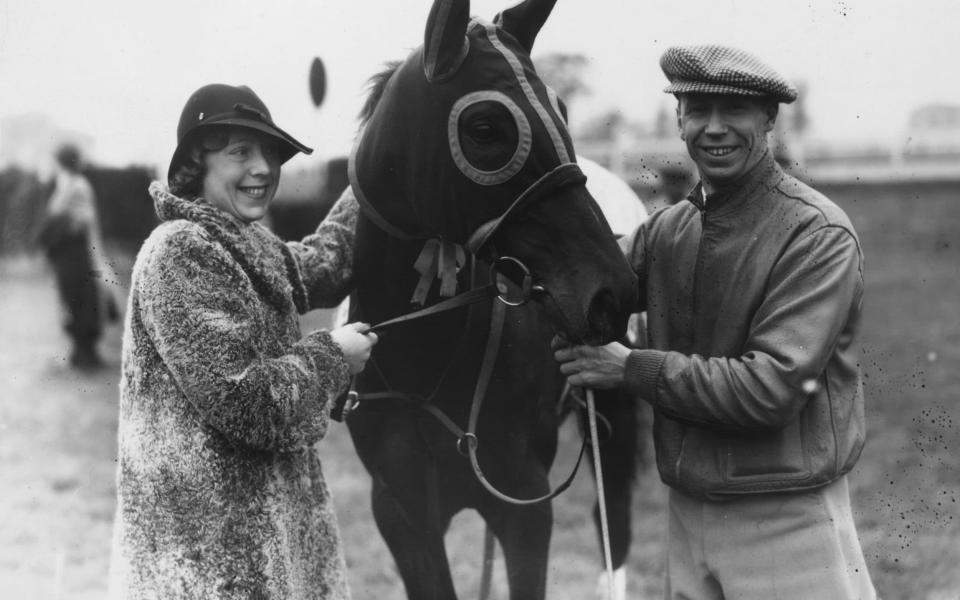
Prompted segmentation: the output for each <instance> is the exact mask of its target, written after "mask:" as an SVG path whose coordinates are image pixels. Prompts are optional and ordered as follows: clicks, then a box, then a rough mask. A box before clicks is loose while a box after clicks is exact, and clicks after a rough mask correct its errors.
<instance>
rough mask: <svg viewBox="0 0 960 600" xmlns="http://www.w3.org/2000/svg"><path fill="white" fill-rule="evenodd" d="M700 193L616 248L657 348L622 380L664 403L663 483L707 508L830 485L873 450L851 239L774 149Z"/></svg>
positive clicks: (830, 207) (658, 417)
mask: <svg viewBox="0 0 960 600" xmlns="http://www.w3.org/2000/svg"><path fill="white" fill-rule="evenodd" d="M701 189H702V188H701V186H700V185H698V186H697V187H696V188H695V189H694V191H693V193H692V194H691V195H690V197H689V198H688V199H687V201H682V202H680V203H678V204H677V205H675V206H672V207H670V208H668V209H665V210H663V211H659V212H658V213H657V214H655V215H654V216H653V217H651V219H650V220H649V221H647V222H646V223H644V224H643V225H642V226H641V227H640V228H639V229H638V230H637V231H636V232H635V233H634V234H632V235H631V236H629V237H627V238H624V239H623V240H621V244H622V246H623V248H624V251H625V253H626V254H627V257H628V260H629V261H630V262H631V264H632V266H633V268H634V270H635V271H636V273H637V275H638V278H639V285H640V297H641V303H642V304H643V306H642V308H641V310H645V311H646V312H647V320H648V321H647V322H648V328H649V336H650V345H649V348H648V349H643V350H634V351H633V352H632V353H631V354H630V356H629V358H628V359H627V368H626V373H625V377H626V381H627V385H628V386H629V387H631V388H633V389H635V390H636V391H638V392H639V394H640V395H641V397H643V398H644V399H645V400H647V401H648V402H650V403H651V404H652V405H653V407H654V412H655V420H654V438H655V447H656V453H657V467H658V469H659V471H660V476H661V478H662V479H663V481H664V482H665V483H666V484H668V485H670V486H671V487H673V488H676V489H678V490H681V491H683V492H685V493H688V494H690V495H693V496H697V497H701V498H706V499H724V498H732V497H736V496H740V495H745V494H757V493H769V492H785V491H795V490H803V489H810V488H816V487H820V486H823V485H826V484H827V483H830V482H831V481H834V480H836V479H838V478H839V477H841V476H842V475H844V474H845V473H847V472H848V471H849V470H850V469H851V468H852V467H853V465H854V464H855V463H856V461H857V459H858V458H859V456H860V452H861V450H862V448H863V444H864V440H865V422H864V413H863V388H862V383H861V376H860V369H859V366H858V352H859V340H858V329H859V324H860V314H861V307H862V297H863V254H862V251H861V248H860V243H859V240H858V238H857V235H856V233H855V232H854V230H853V227H852V225H851V223H850V220H849V219H848V218H847V216H846V214H844V212H843V211H842V210H841V209H840V208H838V207H837V206H836V205H835V204H833V203H832V202H831V201H830V200H829V199H827V198H826V197H824V196H823V195H822V194H820V193H818V192H816V191H815V190H813V189H811V188H810V187H808V186H807V185H805V184H803V183H801V182H799V181H797V180H796V179H794V178H793V177H791V176H790V175H788V174H786V173H784V172H783V170H782V169H781V168H780V167H779V166H778V165H777V164H776V162H775V161H774V160H773V158H772V156H770V154H769V153H768V154H767V156H766V157H764V159H762V160H761V162H760V163H759V164H758V165H757V166H756V167H755V168H754V169H752V170H751V171H750V172H749V173H748V174H747V175H745V177H744V181H743V182H742V184H741V185H738V186H737V188H736V189H735V190H733V191H730V192H726V193H723V194H717V197H710V198H709V199H708V200H707V201H706V202H704V200H703V196H702V192H701Z"/></svg>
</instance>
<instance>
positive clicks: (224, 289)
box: [111, 183, 357, 600]
mask: <svg viewBox="0 0 960 600" xmlns="http://www.w3.org/2000/svg"><path fill="white" fill-rule="evenodd" d="M150 192H151V194H152V195H153V197H154V200H155V206H156V210H157V214H158V215H159V216H160V219H161V220H162V221H163V223H161V224H160V225H159V226H158V227H157V228H156V229H155V230H154V232H153V233H152V234H151V235H150V237H149V239H148V240H147V241H146V242H145V243H144V245H143V247H142V248H141V250H140V253H139V255H138V256H137V260H136V265H135V266H134V272H133V279H132V283H131V293H130V299H129V305H128V309H127V315H126V328H125V333H124V340H123V363H122V380H121V383H120V422H119V466H118V474H117V484H118V485H117V487H118V506H117V515H116V523H115V531H114V547H113V557H112V564H111V595H112V597H120V598H131V599H132V598H138V599H139V598H143V599H147V598H150V599H163V600H173V599H178V598H197V599H204V600H206V599H212V598H236V599H241V598H242V599H244V600H250V599H253V598H262V599H268V598H269V599H290V600H294V599H307V598H310V599H312V600H315V599H336V600H340V599H345V598H349V597H350V594H349V591H348V588H347V577H346V569H345V564H344V558H343V552H342V547H341V541H340V538H339V533H338V529H337V522H336V517H335V515H334V512H333V506H332V501H331V498H330V493H329V491H328V490H327V486H326V483H325V481H324V478H323V473H322V471H321V467H320V460H319V458H318V455H317V451H316V448H315V444H316V443H317V442H318V441H319V440H320V439H321V438H322V437H323V436H324V434H325V432H326V429H327V419H328V409H329V404H330V402H331V401H332V400H333V399H334V398H335V397H336V396H337V395H338V394H339V393H340V392H341V391H342V390H343V389H344V388H345V387H346V386H347V384H348V381H349V372H348V368H347V365H346V362H345V361H344V358H343V354H342V352H341V350H340V348H339V346H338V345H337V344H336V343H335V342H334V341H333V340H332V338H331V337H330V334H329V333H328V332H326V331H314V332H311V333H308V334H307V335H305V336H302V337H301V334H300V329H299V321H298V318H297V314H298V312H300V313H302V312H305V311H307V310H309V309H311V308H316V307H320V306H333V305H336V304H337V303H338V302H339V301H340V300H341V299H342V298H343V297H344V296H345V295H346V293H347V292H348V291H349V287H350V283H351V278H352V244H353V230H354V225H355V221H356V214H357V213H356V202H355V201H354V200H352V198H350V197H346V198H344V199H342V200H341V202H339V203H338V204H337V205H336V207H335V208H334V209H333V210H332V211H331V214H330V216H329V217H328V218H327V219H326V220H325V221H324V222H323V223H322V224H321V225H320V227H319V228H318V230H317V232H316V233H315V234H313V235H311V236H309V237H307V238H305V239H304V240H303V242H300V243H288V244H285V243H283V242H282V241H281V240H280V239H279V238H277V237H276V236H275V235H273V234H272V233H271V232H270V231H268V230H267V229H266V228H264V227H263V226H261V225H259V224H257V223H245V222H243V221H241V220H239V219H236V218H234V217H233V216H231V215H229V214H227V213H225V212H223V211H220V210H218V209H217V208H215V207H213V206H211V205H209V204H207V203H205V202H204V201H203V199H198V200H195V201H188V200H184V199H181V198H178V197H176V196H173V195H171V194H170V193H169V192H167V191H166V190H165V188H164V187H163V186H161V185H160V184H159V183H154V184H153V185H151V188H150Z"/></svg>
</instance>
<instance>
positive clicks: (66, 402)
mask: <svg viewBox="0 0 960 600" xmlns="http://www.w3.org/2000/svg"><path fill="white" fill-rule="evenodd" d="M824 191H826V192H827V193H828V194H829V195H831V196H832V197H833V198H834V199H835V200H836V201H837V202H838V203H840V204H841V205H842V206H843V207H844V208H845V209H846V210H847V211H848V213H849V214H850V215H851V217H852V218H853V220H854V224H855V226H856V228H857V229H858V231H859V233H860V236H861V239H862V243H863V247H864V252H865V254H866V257H867V297H866V314H865V319H864V335H863V339H862V345H863V354H862V368H863V371H864V375H865V378H866V392H867V414H868V425H869V440H868V443H867V446H866V449H865V450H864V453H863V457H862V459H861V461H860V463H859V465H858V466H857V468H856V469H855V471H854V472H853V474H852V476H851V483H852V490H853V500H854V509H855V514H856V518H857V522H858V525H859V531H860V536H861V540H862V542H863V545H864V550H865V553H866V555H867V560H868V562H869V566H870V569H871V573H872V575H873V578H874V581H875V582H876V585H877V588H878V590H879V591H880V592H881V594H882V597H883V598H885V599H887V600H899V599H904V600H907V599H909V600H945V599H948V600H958V599H960V567H958V565H960V506H958V502H957V501H958V499H960V372H958V369H957V366H958V364H960V303H958V298H960V184H955V185H947V184H942V185H926V186H900V187H891V186H887V187H863V186H860V187H858V186H849V187H844V188H834V189H831V190H824ZM52 290H53V287H52V281H51V280H50V277H49V274H48V273H47V272H46V270H45V269H44V267H43V263H42V262H41V261H39V260H37V259H36V258H28V259H17V260H11V259H6V260H3V261H2V262H0V381H2V383H3V387H2V390H3V392H2V395H0V469H2V471H0V473H2V480H0V481H2V484H0V597H2V598H11V599H25V600H33V599H44V600H46V599H58V600H59V599H70V600H75V599H76V600H87V599H94V598H101V597H102V596H103V592H104V589H105V578H106V569H107V565H108V562H109V547H110V531H111V521H112V516H113V506H114V497H113V495H114V479H113V478H114V458H115V454H116V449H115V428H116V403H117V398H116V396H117V391H116V390H117V368H116V367H117V366H118V364H117V363H118V361H119V343H120V342H119V338H120V331H119V328H116V327H114V328H112V329H111V330H109V332H108V336H107V339H106V341H105V343H104V349H105V353H106V355H107V356H108V357H109V359H110V360H111V361H112V363H113V365H112V368H110V369H108V370H106V371H104V372H102V373H98V374H95V375H86V376H85V375H78V374H76V373H74V372H72V371H70V370H69V369H67V368H66V366H65V365H66V361H65V356H64V355H65V348H66V343H65V340H64V339H63V338H62V336H61V333H60V331H59V328H58V324H57V322H56V317H55V315H56V314H57V313H56V311H57V306H56V300H55V298H54V296H53V293H52ZM323 319H324V315H322V314H313V315H311V316H310V317H309V322H310V323H311V324H313V323H317V322H321V321H322V320H323ZM561 434H562V438H563V439H564V440H565V442H564V444H563V446H562V448H561V454H560V457H559V459H558V463H557V466H556V469H555V471H556V476H557V478H558V479H559V478H562V476H563V474H565V473H566V470H567V468H568V467H569V465H570V462H571V460H572V457H573V453H574V452H575V442H576V439H575V438H576V432H575V431H574V430H573V428H572V427H570V426H569V425H568V426H565V428H564V429H563V431H562V432H561ZM322 448H323V453H324V457H325V462H324V470H325V472H326V474H327V477H328V479H329V481H330V484H331V487H332V489H333V492H334V495H335V497H336V501H337V506H338V510H339V515H340V518H341V528H342V531H343V535H344V539H345V543H346V546H347V551H348V561H349V566H350V573H351V582H352V585H353V588H354V594H355V597H357V598H359V599H367V598H371V599H372V598H375V599H383V600H391V599H396V600H400V599H402V598H403V591H402V586H401V585H400V583H399V579H398V578H397V576H396V572H395V569H394V567H393V562H392V559H391V558H390V556H389V554H388V553H387V550H386V547H385V546H384V544H383V542H382V541H381V540H380V537H379V534H378V533H377V531H376V528H375V526H374V524H373V522H372V519H371V517H370V514H369V507H368V500H367V493H368V490H369V483H368V479H367V477H366V474H365V473H364V471H363V469H362V467H361V466H360V464H359V462H358V461H357V459H356V458H355V456H354V455H353V453H352V449H351V446H350V440H349V438H348V437H347V435H346V431H345V429H344V428H343V427H341V426H335V427H333V428H332V429H331V433H330V435H329V436H328V438H327V439H326V440H325V442H324V443H323V445H322ZM588 473H589V471H588V470H586V469H584V470H583V471H582V473H581V475H580V476H579V477H578V479H577V480H576V481H575V483H574V485H573V487H572V488H571V489H570V490H569V491H567V492H566V493H565V494H564V495H563V496H561V497H560V498H559V499H558V500H557V501H555V508H554V513H555V530H554V536H553V543H552V548H551V570H550V579H549V594H548V595H549V597H550V598H551V599H568V598H569V599H577V600H583V599H585V598H586V599H589V598H592V597H595V596H593V593H594V589H595V587H596V581H597V576H598V574H599V572H600V568H601V558H600V553H599V550H598V547H597V543H596V541H595V540H596V533H595V532H594V530H593V527H592V524H591V522H590V515H589V511H590V507H591V505H592V502H593V499H594V491H593V486H592V485H591V483H590V481H589V480H588ZM639 480H640V485H639V487H638V489H637V494H636V499H635V515H636V521H635V531H634V535H635V540H636V541H635V544H634V547H633V549H632V551H631V556H630V562H629V571H630V578H629V591H630V597H631V598H640V599H643V598H656V597H658V595H659V592H660V590H661V589H662V581H661V577H662V567H663V560H662V557H661V542H662V539H663V534H664V532H663V525H664V522H665V521H664V499H665V494H664V489H663V487H662V485H661V484H660V483H659V481H658V479H657V477H656V474H655V473H653V472H651V470H650V469H649V468H647V469H646V470H645V471H644V472H643V473H641V475H640V479H639ZM482 536H483V528H482V525H481V523H480V522H479V520H478V519H477V518H476V516H475V515H473V514H469V513H465V514H463V515H461V516H460V517H458V518H457V519H456V520H455V521H454V524H453V527H452V528H451V531H450V533H449V534H448V538H447V542H448V548H449V552H450V556H451V562H452V564H453V569H454V578H455V581H456V582H457V586H458V589H459V591H460V592H461V595H462V597H463V598H474V597H476V594H477V589H478V582H479V572H480V548H481V546H482ZM494 583H495V586H494V597H495V598H500V599H503V598H506V589H505V583H504V576H503V573H502V560H498V561H497V568H496V570H495V579H494Z"/></svg>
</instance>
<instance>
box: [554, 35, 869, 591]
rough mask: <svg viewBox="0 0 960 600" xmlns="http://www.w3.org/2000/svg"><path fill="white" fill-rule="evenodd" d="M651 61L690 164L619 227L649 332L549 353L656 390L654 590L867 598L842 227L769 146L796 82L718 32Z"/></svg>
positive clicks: (855, 318) (854, 343)
mask: <svg viewBox="0 0 960 600" xmlns="http://www.w3.org/2000/svg"><path fill="white" fill-rule="evenodd" d="M660 64H661V67H662V69H663V72H664V73H665V75H666V77H667V79H668V80H669V82H670V83H669V86H668V87H667V88H666V91H667V92H669V93H672V94H675V95H676V97H677V100H678V105H677V126H678V129H679V132H680V138H681V139H682V140H684V141H685V143H686V147H687V151H688V152H689V154H690V157H691V158H692V159H693V161H694V163H696V165H697V169H698V172H699V175H700V182H699V184H698V185H696V187H695V188H694V189H693V191H692V192H691V194H690V195H689V196H688V197H687V199H686V200H684V201H681V202H679V203H677V204H675V205H673V206H670V207H667V208H665V209H663V210H660V211H658V212H656V213H654V214H653V215H651V217H650V219H649V220H648V221H646V222H645V223H644V224H643V225H641V226H640V227H639V228H638V229H637V230H636V231H635V232H634V233H633V234H632V235H630V236H628V237H626V238H624V239H622V240H621V242H622V247H623V249H624V251H625V253H626V255H627V256H628V258H629V260H630V262H631V264H632V265H633V268H634V270H635V271H636V273H637V275H638V280H639V285H640V298H641V307H640V308H641V309H642V310H646V311H647V318H648V321H647V324H648V328H649V339H650V346H649V348H646V349H630V348H627V347H624V346H623V345H621V344H617V343H613V344H608V345H606V346H602V347H589V346H576V347H569V346H564V344H563V342H562V340H557V341H556V358H557V360H558V361H559V362H560V363H561V364H560V368H561V371H562V372H563V373H564V374H566V375H567V377H568V380H569V381H570V383H571V384H572V385H582V386H588V387H595V388H610V387H617V386H624V387H626V388H628V389H631V390H635V391H636V392H637V393H638V394H639V396H640V397H641V398H642V399H643V400H645V401H646V402H648V403H649V404H650V405H651V406H652V407H653V410H654V414H655V422H654V437H655V447H656V460H657V467H658V470H659V472H660V477H661V479H662V480H663V481H664V482H665V483H666V484H667V485H668V486H669V488H670V492H669V501H668V508H669V533H668V544H667V554H668V559H667V582H666V597H667V598H676V599H680V598H685V599H722V598H731V599H732V598H739V599H757V600H759V599H769V598H779V599H797V600H800V599H809V598H831V599H839V600H843V599H861V600H863V599H872V598H875V597H876V593H875V591H874V587H873V584H872V582H871V580H870V576H869V574H868V572H867V567H866V564H865V561H864V557H863V552H862V549H861V546H860V542H859V540H858V538H857V532H856V527H855V525H854V520H853V515H852V510H851V505H850V493H849V487H848V482H847V473H849V471H850V470H851V469H852V468H853V466H854V465H855V464H856V462H857V460H858V458H859V456H860V453H861V450H862V448H863V445H864V440H865V431H866V426H865V422H864V406H863V388H862V385H861V375H860V369H859V366H858V364H859V362H858V361H859V359H858V351H859V347H860V338H859V336H860V318H861V310H862V303H863V290H864V284H863V254H862V251H861V248H860V242H859V240H858V238H857V234H856V232H855V231H854V229H853V227H852V225H851V223H850V220H849V219H848V218H847V215H846V214H844V212H843V211H842V210H841V209H840V208H839V207H837V206H836V205H835V204H834V203H833V202H831V201H830V200H829V199H828V198H826V197H825V196H823V195H822V194H820V193H818V192H817V191H815V190H813V189H811V188H810V187H808V186H806V185H805V184H803V183H801V182H799V181H797V180H796V179H794V178H793V177H791V176H789V175H787V174H786V173H784V172H783V170H782V169H781V168H780V166H778V165H777V163H776V161H775V160H774V157H773V155H772V152H771V151H770V148H769V145H768V141H767V134H768V133H769V132H770V131H771V129H772V128H773V126H774V123H775V121H776V118H777V113H778V108H779V103H781V102H792V101H793V100H794V99H795V98H796V96H797V92H796V89H795V88H794V86H793V85H791V84H790V83H789V82H788V81H786V80H785V79H784V78H783V77H781V76H780V75H779V74H778V73H777V72H776V71H774V70H773V69H772V68H770V67H769V66H767V65H765V64H764V63H763V62H761V61H760V60H759V59H758V58H756V57H754V56H752V55H751V54H748V53H746V52H744V51H742V50H739V49H735V48H730V47H725V46H714V45H709V46H690V47H673V48H670V49H668V50H667V51H666V52H665V53H664V54H663V56H662V58H661V61H660Z"/></svg>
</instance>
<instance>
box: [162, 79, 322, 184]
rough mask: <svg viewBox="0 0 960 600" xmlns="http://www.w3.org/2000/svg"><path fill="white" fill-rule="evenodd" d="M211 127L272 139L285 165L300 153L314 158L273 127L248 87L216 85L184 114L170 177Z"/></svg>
mask: <svg viewBox="0 0 960 600" xmlns="http://www.w3.org/2000/svg"><path fill="white" fill-rule="evenodd" d="M210 125H234V126H237V127H249V128H250V129H256V130H257V131H262V132H263V133H266V134H267V135H271V136H273V137H275V138H277V139H278V140H280V141H281V142H283V143H282V144H281V145H280V162H281V164H282V163H285V162H287V161H288V160H290V158H291V157H292V156H293V155H294V154H296V153H297V152H303V153H304V154H310V153H312V152H313V149H311V148H308V147H307V146H304V145H303V144H301V143H300V142H298V141H297V140H296V139H295V138H294V137H293V136H292V135H290V134H289V133H287V132H286V131H284V130H282V129H280V128H279V127H277V126H276V125H275V124H274V123H273V119H272V118H271V117H270V111H269V110H268V109H267V105H266V104H264V103H263V101H262V100H260V98H259V97H258V96H257V95H256V94H255V93H253V90H251V89H250V88H248V87H247V86H245V85H238V86H233V85H225V84H222V83H212V84H210V85H205V86H203V87H202V88H200V89H199V90H197V91H195V92H194V93H193V95H191V96H190V98H189V99H188V100H187V103H186V105H185V106H184V107H183V112H181V113H180V123H179V124H178V125H177V149H176V150H174V151H173V158H172V159H170V167H169V169H168V170H167V177H168V178H169V177H171V176H172V175H173V174H174V173H175V172H176V170H177V168H179V167H180V164H181V163H182V162H183V160H184V158H185V157H186V152H187V148H188V147H189V145H190V141H192V138H193V136H194V134H196V132H197V131H199V130H201V129H202V128H203V127H207V126H210Z"/></svg>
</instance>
